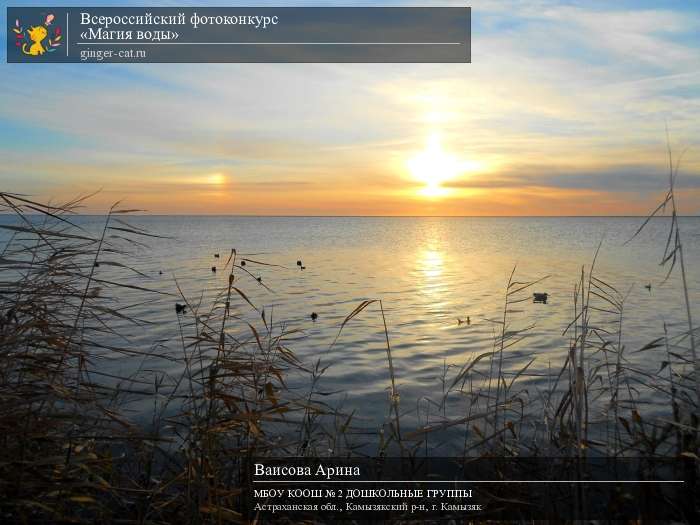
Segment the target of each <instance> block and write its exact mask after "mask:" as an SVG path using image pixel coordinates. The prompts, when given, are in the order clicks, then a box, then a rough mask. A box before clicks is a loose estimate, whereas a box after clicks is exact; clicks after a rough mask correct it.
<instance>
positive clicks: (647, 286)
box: [644, 283, 651, 293]
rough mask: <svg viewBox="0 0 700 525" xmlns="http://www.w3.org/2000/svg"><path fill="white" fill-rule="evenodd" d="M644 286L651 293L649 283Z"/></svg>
mask: <svg viewBox="0 0 700 525" xmlns="http://www.w3.org/2000/svg"><path fill="white" fill-rule="evenodd" d="M644 288H646V289H647V290H649V293H651V283H649V284H646V285H644Z"/></svg>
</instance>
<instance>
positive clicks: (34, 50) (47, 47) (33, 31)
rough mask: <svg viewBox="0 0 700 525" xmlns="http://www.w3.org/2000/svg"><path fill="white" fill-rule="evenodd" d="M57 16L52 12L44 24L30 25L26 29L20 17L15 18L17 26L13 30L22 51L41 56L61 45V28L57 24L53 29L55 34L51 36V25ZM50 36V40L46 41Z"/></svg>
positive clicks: (16, 42) (26, 53)
mask: <svg viewBox="0 0 700 525" xmlns="http://www.w3.org/2000/svg"><path fill="white" fill-rule="evenodd" d="M54 18H55V16H54V15H52V14H49V15H46V19H45V20H44V23H43V24H40V25H38V26H30V27H29V28H27V29H26V30H24V29H23V28H22V25H21V24H20V21H19V19H17V20H15V27H13V28H12V30H13V31H14V32H15V36H16V40H15V45H16V46H17V47H18V48H20V49H21V51H22V53H23V54H25V55H29V56H41V55H43V54H44V53H47V52H48V53H52V52H54V51H56V48H57V47H60V45H61V38H62V35H61V28H60V27H58V26H56V27H55V29H54V30H53V36H51V37H49V26H50V25H51V23H52V22H53V20H54ZM47 38H48V42H47V43H46V44H45V43H44V41H45V40H46V39H47Z"/></svg>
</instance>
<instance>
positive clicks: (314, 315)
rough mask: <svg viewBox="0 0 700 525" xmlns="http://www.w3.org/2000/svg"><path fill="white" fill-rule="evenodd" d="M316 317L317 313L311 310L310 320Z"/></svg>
mask: <svg viewBox="0 0 700 525" xmlns="http://www.w3.org/2000/svg"><path fill="white" fill-rule="evenodd" d="M316 319H318V314H317V313H316V312H311V320H312V321H315V320H316Z"/></svg>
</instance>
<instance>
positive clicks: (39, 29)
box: [22, 26, 49, 56]
mask: <svg viewBox="0 0 700 525" xmlns="http://www.w3.org/2000/svg"><path fill="white" fill-rule="evenodd" d="M27 35H29V39H30V40H31V41H32V45H31V47H30V48H29V51H27V42H25V43H24V44H23V45H22V53H24V54H25V55H33V56H36V55H43V54H44V53H46V49H44V46H42V45H41V43H42V42H43V41H44V40H45V39H46V37H47V36H49V32H48V30H47V29H46V28H45V27H44V26H36V27H30V28H29V29H27Z"/></svg>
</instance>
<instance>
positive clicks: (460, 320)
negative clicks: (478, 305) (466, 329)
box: [457, 316, 472, 325]
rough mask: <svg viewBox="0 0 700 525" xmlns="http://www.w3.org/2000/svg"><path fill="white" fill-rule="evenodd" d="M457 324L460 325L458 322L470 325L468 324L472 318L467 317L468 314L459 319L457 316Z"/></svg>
mask: <svg viewBox="0 0 700 525" xmlns="http://www.w3.org/2000/svg"><path fill="white" fill-rule="evenodd" d="M457 324H458V325H460V324H466V325H470V324H472V320H471V319H470V318H469V316H467V318H466V319H460V318H459V317H458V318H457Z"/></svg>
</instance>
